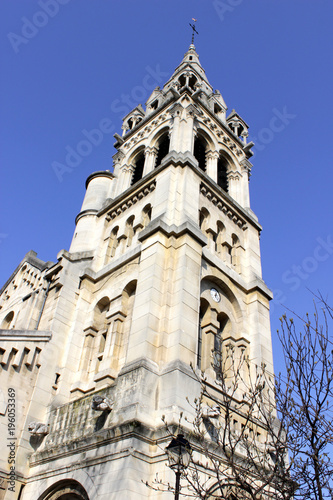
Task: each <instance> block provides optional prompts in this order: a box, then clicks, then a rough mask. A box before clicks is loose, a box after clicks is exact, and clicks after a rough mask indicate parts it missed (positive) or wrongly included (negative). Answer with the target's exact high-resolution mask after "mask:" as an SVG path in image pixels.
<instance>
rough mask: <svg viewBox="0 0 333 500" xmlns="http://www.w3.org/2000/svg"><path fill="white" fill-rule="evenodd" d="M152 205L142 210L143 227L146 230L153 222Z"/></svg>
mask: <svg viewBox="0 0 333 500" xmlns="http://www.w3.org/2000/svg"><path fill="white" fill-rule="evenodd" d="M151 210H152V208H151V204H150V203H149V204H148V205H146V206H145V207H144V209H143V210H142V226H143V228H145V227H146V226H148V224H149V222H150V221H151Z"/></svg>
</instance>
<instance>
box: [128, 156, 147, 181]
mask: <svg viewBox="0 0 333 500" xmlns="http://www.w3.org/2000/svg"><path fill="white" fill-rule="evenodd" d="M144 164H145V155H144V154H143V153H140V154H139V156H137V159H136V161H135V167H134V172H133V176H132V183H131V184H132V186H133V184H135V183H136V182H138V181H139V180H140V179H142V175H143V167H144Z"/></svg>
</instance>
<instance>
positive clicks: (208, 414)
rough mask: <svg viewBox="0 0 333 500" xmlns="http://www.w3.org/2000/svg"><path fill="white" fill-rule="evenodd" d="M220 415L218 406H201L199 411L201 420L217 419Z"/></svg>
mask: <svg viewBox="0 0 333 500" xmlns="http://www.w3.org/2000/svg"><path fill="white" fill-rule="evenodd" d="M220 415H221V410H220V407H219V405H215V406H208V405H207V406H203V408H202V410H201V416H202V418H203V419H205V418H206V419H209V420H210V419H217V418H219V417H220Z"/></svg>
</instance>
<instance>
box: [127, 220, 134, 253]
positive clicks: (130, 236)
mask: <svg viewBox="0 0 333 500" xmlns="http://www.w3.org/2000/svg"><path fill="white" fill-rule="evenodd" d="M134 218H135V216H134V215H131V217H129V218H128V219H127V221H126V236H127V246H128V247H129V246H130V245H131V244H132V240H133V236H134V229H133V225H134Z"/></svg>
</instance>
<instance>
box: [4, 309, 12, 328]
mask: <svg viewBox="0 0 333 500" xmlns="http://www.w3.org/2000/svg"><path fill="white" fill-rule="evenodd" d="M13 319H14V311H10V313H8V314H7V315H6V316H5V318H4V319H3V321H2V323H1V328H3V329H4V330H9V329H10V325H11V323H12V321H13Z"/></svg>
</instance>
